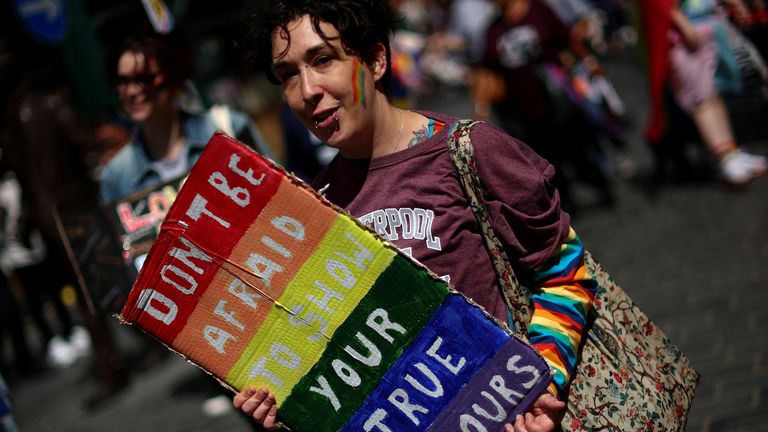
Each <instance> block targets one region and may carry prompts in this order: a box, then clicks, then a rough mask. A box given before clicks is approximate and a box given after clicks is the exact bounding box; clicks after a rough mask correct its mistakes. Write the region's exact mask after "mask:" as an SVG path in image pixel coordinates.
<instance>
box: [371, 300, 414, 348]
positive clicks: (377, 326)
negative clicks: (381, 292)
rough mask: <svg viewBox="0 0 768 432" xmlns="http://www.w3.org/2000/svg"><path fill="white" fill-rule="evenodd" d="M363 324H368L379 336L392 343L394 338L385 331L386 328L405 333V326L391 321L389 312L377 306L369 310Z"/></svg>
mask: <svg viewBox="0 0 768 432" xmlns="http://www.w3.org/2000/svg"><path fill="white" fill-rule="evenodd" d="M365 324H366V325H368V327H370V328H372V329H373V330H374V331H375V332H376V333H378V334H379V335H380V336H381V337H383V338H384V340H386V341H387V342H389V343H392V342H393V341H394V340H395V338H394V337H392V336H391V335H390V334H389V333H387V331H388V330H392V331H395V332H398V333H400V334H405V327H403V326H401V325H400V324H398V323H396V322H392V321H390V320H389V314H388V313H387V311H386V310H384V309H382V308H379V309H376V310H374V311H373V312H371V314H370V315H368V319H366V320H365Z"/></svg>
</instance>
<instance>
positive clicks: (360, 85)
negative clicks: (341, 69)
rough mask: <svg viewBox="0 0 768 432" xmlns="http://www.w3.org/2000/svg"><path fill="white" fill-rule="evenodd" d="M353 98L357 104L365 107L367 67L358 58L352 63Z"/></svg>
mask: <svg viewBox="0 0 768 432" xmlns="http://www.w3.org/2000/svg"><path fill="white" fill-rule="evenodd" d="M352 98H353V101H354V103H355V105H362V106H363V108H365V68H363V65H362V64H361V63H360V60H358V59H357V58H355V59H354V60H353V63H352Z"/></svg>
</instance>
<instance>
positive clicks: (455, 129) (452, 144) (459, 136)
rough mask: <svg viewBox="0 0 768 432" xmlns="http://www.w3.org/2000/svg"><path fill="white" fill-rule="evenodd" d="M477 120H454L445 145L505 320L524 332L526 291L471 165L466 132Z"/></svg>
mask: <svg viewBox="0 0 768 432" xmlns="http://www.w3.org/2000/svg"><path fill="white" fill-rule="evenodd" d="M477 123H480V122H477V121H472V120H459V121H457V122H455V123H454V124H453V125H452V126H451V129H450V130H449V132H448V149H449V153H450V154H451V159H452V160H453V165H454V166H455V168H456V172H457V173H458V177H459V181H460V183H461V186H462V188H463V189H464V193H465V195H466V196H467V200H468V201H469V207H470V208H471V209H472V213H473V214H474V215H475V219H476V220H477V222H478V224H479V225H480V233H481V234H482V236H483V243H484V244H485V247H486V249H487V250H488V254H489V256H490V257H491V261H492V262H493V269H494V271H495V272H496V279H497V281H498V284H499V289H500V290H501V295H502V297H503V298H504V301H505V303H506V304H507V318H508V321H509V322H508V324H509V325H510V326H514V327H515V328H516V329H518V330H519V333H521V334H523V335H524V334H525V329H526V328H527V326H528V323H529V322H530V320H531V300H530V293H529V292H528V290H527V289H525V288H524V287H523V286H522V285H521V284H520V282H519V281H518V279H517V276H515V272H514V270H513V269H512V265H511V264H510V263H509V259H508V258H507V253H506V251H505V250H504V248H503V247H502V245H501V241H499V238H498V236H497V235H496V233H495V232H494V230H493V226H492V225H491V223H490V216H489V215H488V209H487V207H486V205H485V199H484V198H483V190H482V183H481V182H480V176H479V175H478V172H477V166H476V165H475V157H474V154H475V150H474V147H473V146H472V140H471V138H470V135H469V132H470V129H471V128H472V126H474V125H475V124H477Z"/></svg>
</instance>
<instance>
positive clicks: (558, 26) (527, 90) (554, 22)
mask: <svg viewBox="0 0 768 432" xmlns="http://www.w3.org/2000/svg"><path fill="white" fill-rule="evenodd" d="M496 3H497V5H499V7H500V14H499V15H498V16H497V18H496V19H495V20H494V22H493V23H491V25H490V27H489V28H488V31H487V34H486V49H485V53H484V55H483V60H482V62H481V67H478V68H476V71H475V78H474V81H473V99H474V102H475V114H476V118H478V119H481V120H482V119H488V118H489V117H490V115H491V113H492V112H491V109H493V114H494V116H495V118H496V119H497V121H498V122H499V123H500V125H501V126H502V128H503V129H504V130H505V131H507V132H508V133H512V134H513V135H516V136H520V137H521V138H522V139H523V140H524V141H525V142H526V143H528V144H529V145H530V146H531V147H532V148H533V149H534V150H535V151H536V152H537V153H539V154H540V155H541V156H543V157H544V158H545V159H547V160H548V161H549V162H551V163H552V164H553V165H554V166H555V168H556V174H555V176H556V177H555V180H554V184H555V186H556V187H557V188H558V189H559V190H560V193H561V195H562V199H563V204H564V207H565V208H566V209H567V210H568V211H569V212H571V213H574V212H576V211H577V210H578V205H577V203H576V202H575V200H574V199H573V197H572V194H571V191H570V183H571V182H572V181H573V180H576V179H579V180H583V181H584V182H586V183H587V184H589V185H590V186H593V187H594V188H595V190H597V191H598V193H599V202H600V203H601V204H608V205H610V204H612V203H613V202H614V200H615V197H614V194H613V188H612V185H611V184H610V182H609V181H608V179H607V177H606V175H605V173H604V172H603V171H602V168H601V167H600V165H599V162H598V160H596V158H595V154H596V153H597V152H596V147H597V146H598V142H597V135H596V130H595V128H594V127H593V126H592V125H591V124H590V123H589V122H588V121H587V119H586V117H585V114H584V112H583V111H582V110H581V109H580V108H579V107H578V106H577V105H576V104H574V103H573V102H572V101H571V100H569V97H568V92H569V91H571V90H572V88H571V87H570V82H569V80H567V75H568V72H567V71H566V70H565V68H564V66H563V59H564V58H565V57H567V56H568V55H570V56H571V57H572V56H573V55H576V57H577V59H584V61H585V65H586V66H587V67H588V68H589V69H588V72H589V73H591V74H600V73H602V69H601V67H600V65H599V64H598V63H597V62H592V61H589V59H590V58H591V57H590V56H588V55H586V54H585V53H588V50H587V49H586V48H583V47H581V44H582V42H583V41H581V40H578V41H576V40H574V39H572V38H571V33H570V32H569V30H568V28H567V27H566V26H565V24H563V22H562V21H560V19H559V18H558V17H557V16H556V15H555V14H554V12H552V10H551V9H550V8H549V7H547V5H546V4H544V2H543V0H497V1H496ZM576 42H578V43H576ZM563 78H565V79H563ZM566 166H568V167H570V168H572V169H573V171H574V172H575V174H576V176H575V178H570V176H566V171H565V167H566Z"/></svg>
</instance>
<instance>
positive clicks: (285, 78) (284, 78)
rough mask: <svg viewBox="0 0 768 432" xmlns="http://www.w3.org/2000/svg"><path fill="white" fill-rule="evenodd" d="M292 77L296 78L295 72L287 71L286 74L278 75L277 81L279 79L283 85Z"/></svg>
mask: <svg viewBox="0 0 768 432" xmlns="http://www.w3.org/2000/svg"><path fill="white" fill-rule="evenodd" d="M294 76H296V72H295V71H288V72H283V73H281V74H280V75H278V76H277V79H279V80H280V82H281V83H283V84H284V83H285V82H287V81H289V80H290V79H291V78H293V77H294Z"/></svg>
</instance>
